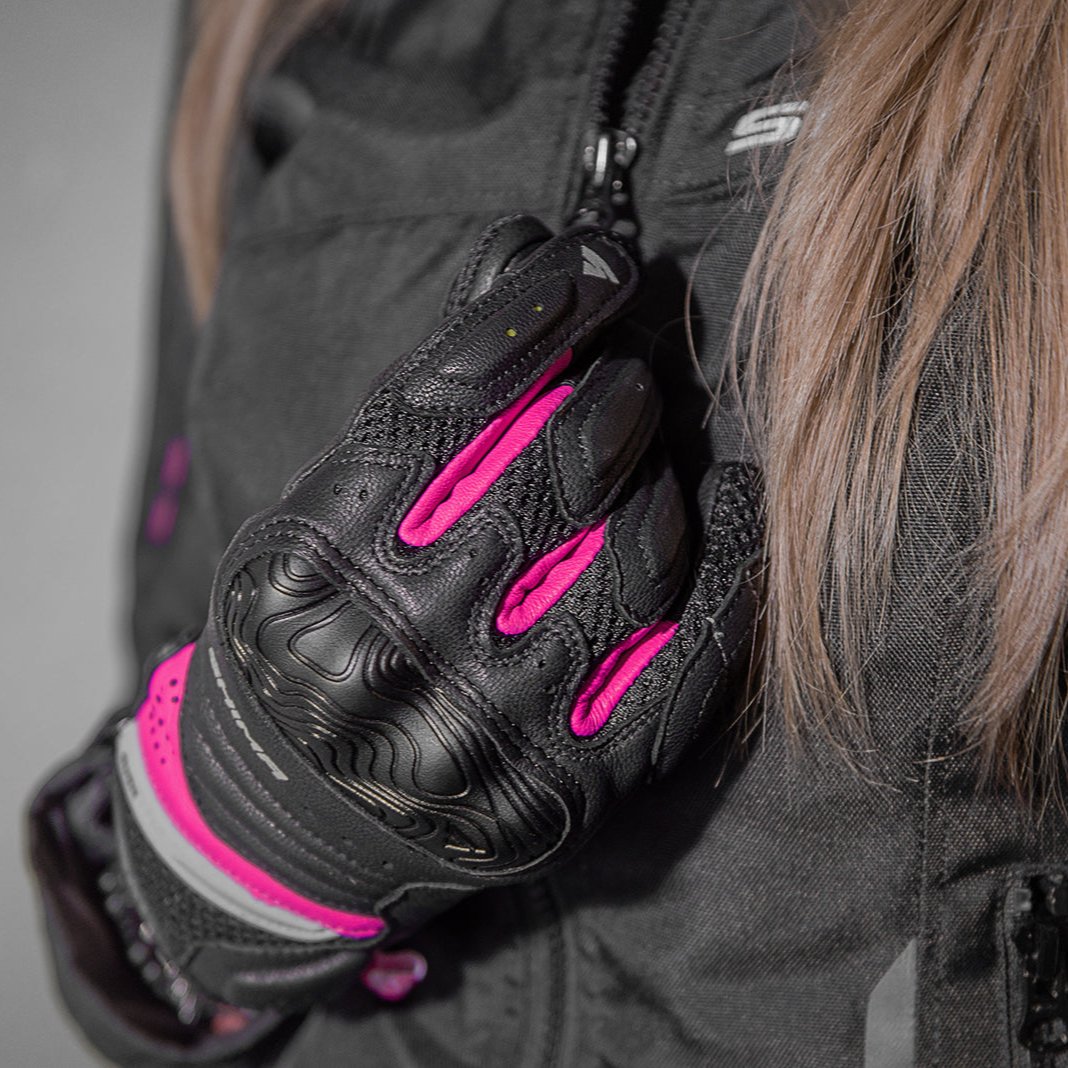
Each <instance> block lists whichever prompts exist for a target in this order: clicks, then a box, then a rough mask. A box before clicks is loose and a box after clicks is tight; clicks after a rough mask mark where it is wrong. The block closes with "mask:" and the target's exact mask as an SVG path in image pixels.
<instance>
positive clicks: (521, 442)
mask: <svg viewBox="0 0 1068 1068" xmlns="http://www.w3.org/2000/svg"><path fill="white" fill-rule="evenodd" d="M570 362H571V350H570V349H568V350H567V352H565V353H564V354H563V355H562V356H561V357H560V358H559V359H558V360H557V361H556V362H555V363H554V364H553V365H552V366H551V367H550V368H549V369H548V370H547V371H546V372H545V373H544V374H543V375H541V377H540V378H538V380H537V381H536V382H535V383H534V384H533V385H532V386H531V387H530V388H529V389H528V390H527V391H526V392H525V393H524V394H523V395H522V396H521V397H520V398H519V399H518V400H516V401H514V402H513V403H512V404H510V405H508V407H507V408H505V409H504V411H503V412H501V413H500V414H499V415H496V416H494V418H493V419H491V420H490V422H489V423H487V424H486V426H485V427H484V428H483V429H482V430H481V431H479V433H478V434H477V435H476V437H475V438H473V439H472V440H471V441H470V442H469V443H468V444H467V445H465V446H464V448H463V449H461V450H460V452H458V453H457V454H456V455H455V456H454V457H453V458H452V459H451V460H450V461H449V462H448V463H447V464H446V465H445V466H444V467H443V468H442V469H441V471H440V472H439V473H438V474H437V475H436V476H435V477H434V479H433V480H432V481H431V483H430V485H429V486H427V488H426V489H425V490H423V492H422V493H421V494H420V495H419V498H418V500H416V502H415V504H413V505H412V507H411V510H410V511H409V512H408V514H407V515H406V516H405V517H404V519H403V520H402V521H401V525H400V527H399V528H398V530H397V534H398V535H399V537H400V539H401V541H403V542H404V543H405V544H406V545H420V546H422V545H429V544H430V543H431V542H433V541H436V540H437V539H438V538H440V537H441V535H442V534H444V533H445V531H446V530H448V529H449V527H451V526H452V525H453V524H454V523H455V522H456V521H457V520H458V519H459V518H460V517H461V516H463V515H464V514H465V513H466V512H468V511H470V510H471V509H472V508H473V507H474V506H475V505H476V504H477V503H478V502H479V501H480V500H481V499H482V498H483V497H484V496H485V495H486V493H487V492H488V490H489V488H490V487H491V486H492V485H493V483H494V482H496V481H497V479H498V478H500V477H501V475H502V474H503V473H504V469H505V468H506V467H507V466H508V465H509V464H510V463H511V462H512V461H513V460H514V459H515V458H516V457H517V456H518V455H519V454H520V453H521V452H522V451H523V450H524V449H525V448H526V447H527V446H528V445H529V444H530V443H531V442H532V441H533V440H534V439H535V438H536V437H537V436H538V431H539V430H541V428H542V427H543V426H545V424H546V423H547V422H548V421H549V417H550V416H551V415H552V414H553V412H555V411H556V409H557V408H559V407H560V405H561V404H563V403H564V401H565V400H566V399H567V397H568V396H569V395H570V394H571V392H572V389H571V386H557V387H556V388H555V389H552V390H550V391H549V392H548V393H546V394H545V395H544V396H541V397H538V393H539V392H540V391H541V389H542V388H543V387H544V386H545V385H546V384H547V383H548V382H550V381H551V380H552V379H553V378H555V377H556V376H557V375H558V374H560V372H561V371H563V370H564V368H565V367H567V365H568V364H569V363H570ZM535 397H536V398H537V399H536V400H535V399H534V398H535ZM531 402H533V403H531ZM528 405H529V406H528Z"/></svg>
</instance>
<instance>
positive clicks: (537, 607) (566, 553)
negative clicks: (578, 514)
mask: <svg viewBox="0 0 1068 1068" xmlns="http://www.w3.org/2000/svg"><path fill="white" fill-rule="evenodd" d="M602 545H604V522H603V521H602V522H600V523H598V524H597V525H596V526H594V527H586V528H585V529H584V530H580V531H579V532H578V533H577V534H576V535H575V536H574V537H573V538H569V539H568V540H567V541H565V542H564V543H563V545H558V546H557V547H556V548H555V549H553V550H552V552H549V553H546V554H545V555H544V556H543V557H542V558H541V559H540V560H536V561H535V562H534V564H533V565H532V566H531V567H530V568H528V569H527V570H526V571H525V572H524V573H523V574H522V575H520V577H519V578H518V579H517V580H516V581H515V583H514V584H513V585H512V587H511V589H509V590H508V592H507V593H506V594H505V595H504V600H503V601H501V607H500V609H499V611H498V612H497V629H498V630H499V631H500V632H501V633H502V634H522V633H523V632H524V631H525V630H529V629H530V628H531V627H532V626H534V624H535V623H537V622H538V620H539V619H541V617H542V616H543V615H545V613H546V612H548V611H549V609H550V608H552V606H553V605H554V604H556V602H557V601H559V600H560V598H561V597H563V595H564V594H565V593H567V591H568V590H569V589H571V587H572V586H574V585H575V583H576V582H578V580H579V576H580V575H581V574H582V573H583V571H585V570H586V568H588V567H589V566H590V564H592V563H593V559H594V557H595V556H596V555H597V554H598V553H599V552H600V551H601V546H602Z"/></svg>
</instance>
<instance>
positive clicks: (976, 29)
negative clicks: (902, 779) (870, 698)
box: [170, 0, 1068, 798]
mask: <svg viewBox="0 0 1068 1068" xmlns="http://www.w3.org/2000/svg"><path fill="white" fill-rule="evenodd" d="M336 2H337V0H209V2H206V3H205V2H201V3H200V4H199V5H198V16H197V18H198V23H197V27H196V37H195V44H194V47H193V49H192V53H191V55H190V58H189V61H188V64H187V68H186V73H185V79H184V84H183V88H182V92H181V97H180V101H179V106H178V109H177V116H176V120H175V123H174V128H173V139H172V151H171V168H170V177H171V193H172V205H173V212H174V219H175V228H176V232H177V234H178V238H179V241H180V245H181V249H182V253H183V256H184V260H185V264H186V271H187V277H188V280H189V290H190V295H191V299H192V302H193V306H194V309H195V311H196V313H197V314H198V315H200V316H203V315H204V314H205V312H206V310H207V308H208V306H209V304H210V301H211V294H212V290H213V287H214V283H215V277H216V274H217V271H218V263H219V249H220V247H221V242H222V239H223V234H224V230H225V200H226V193H227V186H226V175H227V158H228V151H229V146H230V142H231V141H232V139H233V135H234V131H235V128H236V126H237V123H238V121H239V116H240V101H241V95H242V86H243V85H244V84H245V81H246V79H247V78H248V77H249V75H250V72H252V71H253V69H254V67H255V66H256V65H257V64H260V63H264V62H269V61H270V60H271V59H272V58H274V57H276V56H277V55H278V54H279V52H280V50H281V49H283V48H284V47H285V46H286V44H287V43H288V42H290V41H292V40H293V38H294V37H295V36H296V35H297V34H298V33H299V32H301V31H302V30H303V29H304V28H305V27H306V26H307V25H308V24H309V23H310V22H311V21H313V20H314V19H316V18H319V17H321V16H323V15H324V14H325V13H326V12H328V11H329V9H330V8H331V7H333V6H334V4H335V3H336ZM1066 5H1068V0H1028V3H1027V4H1026V10H1021V9H1022V8H1023V7H1024V5H1021V4H1020V3H1019V2H1018V0H856V2H855V3H852V4H850V5H848V10H846V11H845V12H844V13H842V14H840V15H838V16H837V17H836V22H835V24H834V26H833V28H832V29H831V32H830V33H829V34H828V35H827V36H826V39H825V42H824V47H823V49H822V53H821V56H820V58H819V69H820V71H821V72H822V74H821V78H820V81H819V84H818V86H817V88H816V91H815V93H814V95H813V97H812V100H811V104H810V107H809V111H808V119H807V120H806V126H805V129H804V130H803V131H802V134H801V136H800V138H799V140H798V142H797V143H796V145H795V147H794V148H793V150H792V153H791V155H790V158H789V160H788V162H787V165H786V171H785V174H784V176H783V178H782V181H781V183H780V186H779V191H778V195H777V198H776V201H775V204H774V206H773V210H772V212H771V215H770V218H769V221H768V225H767V227H766V229H765V232H764V235H763V238H762V240H761V244H760V247H759V249H758V252H757V255H756V257H755V258H754V261H753V267H752V268H751V272H750V276H749V278H748V280H747V284H746V287H745V292H744V294H743V300H742V305H741V312H740V314H739V318H738V322H739V323H745V324H746V333H745V334H744V335H741V334H740V335H739V342H740V347H741V348H742V349H745V350H748V351H747V356H748V365H747V369H746V377H747V386H748V389H749V392H750V400H751V408H752V411H753V412H754V414H755V416H756V425H757V432H758V434H759V437H760V446H761V451H762V456H763V464H764V469H765V479H766V488H767V515H768V542H767V551H768V560H769V567H768V571H767V578H766V581H767V585H766V618H765V633H766V641H765V648H764V656H763V662H764V665H765V667H764V671H765V676H766V681H767V683H768V692H769V694H770V695H771V697H772V702H771V706H770V707H772V708H774V709H776V710H778V712H780V713H781V714H782V715H784V716H785V717H786V720H787V722H788V724H789V725H790V726H791V728H792V729H793V730H794V732H795V733H797V734H801V733H802V732H804V731H805V730H808V729H810V728H811V727H813V726H815V728H816V729H818V730H821V731H824V732H826V734H828V735H829V736H830V737H831V738H833V739H837V740H839V741H840V742H841V744H842V745H843V747H845V748H847V749H848V747H849V746H851V745H854V744H855V743H856V742H857V740H858V734H857V729H856V726H855V725H856V724H857V723H858V722H860V723H863V711H864V703H865V702H864V690H863V685H862V673H863V672H862V668H863V663H864V658H865V653H866V650H869V649H870V648H871V647H872V643H873V642H874V641H876V640H877V631H878V627H879V619H880V615H881V609H882V607H883V606H885V605H886V603H887V599H888V598H889V596H890V594H891V567H890V565H891V561H892V557H893V553H894V549H895V539H896V531H897V524H898V508H899V503H900V500H901V490H902V480H903V472H904V466H905V454H906V449H907V446H908V442H909V436H910V430H911V428H912V423H913V416H914V411H915V408H916V403H917V394H918V389H919V384H920V376H921V373H922V370H923V367H924V365H925V362H926V360H927V356H928V352H929V350H930V348H931V345H932V342H933V340H934V339H935V336H936V334H937V332H938V330H939V328H940V326H941V325H942V324H943V323H944V321H945V319H946V316H947V314H948V312H949V311H950V309H951V307H952V306H953V304H954V302H955V301H956V300H957V299H958V298H959V296H960V294H961V293H962V292H963V291H964V289H965V288H966V287H967V288H968V291H969V292H970V293H971V294H972V295H973V298H974V302H973V304H972V305H971V308H972V311H971V314H972V315H973V316H974V317H976V319H977V326H978V328H979V333H980V334H981V336H982V337H983V343H982V344H981V345H975V346H972V347H971V349H970V351H968V352H967V353H965V354H964V355H965V357H966V359H967V360H968V361H970V366H968V367H967V368H966V370H965V374H966V376H967V378H968V380H969V381H971V382H973V383H979V384H982V385H981V387H976V388H974V389H973V388H969V389H967V390H965V389H963V388H962V393H961V403H962V405H963V406H965V407H966V408H967V410H966V411H963V412H962V413H961V418H960V426H961V428H962V434H963V435H964V437H963V439H962V441H961V448H962V449H973V450H982V451H983V455H984V457H985V460H984V463H985V465H986V468H987V470H988V472H989V489H988V494H989V504H988V507H987V509H986V517H985V530H983V531H982V532H981V537H980V539H979V541H978V542H977V546H976V547H977V550H978V556H977V562H976V563H975V566H974V571H975V582H976V584H977V589H979V590H981V591H988V593H989V598H988V600H989V604H990V606H991V608H990V612H991V620H992V628H991V631H992V636H991V637H989V640H988V642H987V644H986V645H984V646H983V647H982V648H980V649H978V650H977V653H976V656H977V664H978V665H979V668H980V670H979V674H980V675H981V678H980V680H979V682H978V685H977V687H976V688H975V692H974V695H973V698H972V700H971V703H970V705H969V706H968V708H967V709H966V710H965V712H964V721H963V724H962V725H963V727H964V729H965V730H966V731H967V732H969V733H970V735H971V737H972V738H973V740H974V742H975V744H976V745H977V746H978V748H979V750H980V752H981V755H982V762H983V765H984V767H985V769H986V770H987V772H989V773H990V774H991V775H995V776H997V777H999V778H1000V779H1002V780H1004V781H1007V782H1008V783H1010V784H1011V785H1012V786H1014V787H1015V788H1016V789H1017V790H1018V791H1019V793H1020V794H1021V795H1022V796H1024V797H1027V798H1034V797H1035V796H1039V795H1043V794H1044V793H1045V792H1046V791H1047V789H1048V788H1049V787H1050V786H1051V785H1052V784H1053V783H1055V782H1056V781H1057V779H1058V778H1059V775H1060V773H1061V770H1062V768H1063V766H1064V756H1065V754H1064V749H1063V743H1062V726H1063V713H1064V692H1063V683H1062V679H1063V667H1064V665H1063V661H1064V651H1065V650H1064V630H1065V618H1064V616H1065V608H1066V605H1068V477H1065V475H1066V471H1065V459H1066V457H1068V351H1066V345H1068V343H1066V342H1065V340H1064V339H1065V338H1066V337H1068V228H1066V225H1065V220H1066V219H1068V186H1066V183H1068V19H1066V17H1065V15H1066ZM829 191H833V195H830V193H829ZM891 330H893V331H894V345H893V359H892V360H891V361H890V362H889V363H888V361H887V354H888V347H889V342H890V335H891ZM828 580H829V581H828ZM827 590H830V594H829V597H830V602H828V594H827V592H826V591H827ZM828 611H833V612H834V614H835V616H836V618H837V619H839V620H840V621H841V632H840V640H841V654H840V656H839V658H838V659H837V661H836V660H835V659H834V658H833V657H832V654H831V652H830V649H829V647H828V641H827V635H826V627H825V618H826V614H827V612H828Z"/></svg>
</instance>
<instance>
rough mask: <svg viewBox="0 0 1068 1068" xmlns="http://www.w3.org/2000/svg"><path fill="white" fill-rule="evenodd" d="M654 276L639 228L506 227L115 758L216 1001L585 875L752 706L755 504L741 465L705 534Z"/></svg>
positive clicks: (264, 541)
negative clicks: (635, 336) (507, 265)
mask: <svg viewBox="0 0 1068 1068" xmlns="http://www.w3.org/2000/svg"><path fill="white" fill-rule="evenodd" d="M521 245H525V246H526V247H525V248H523V250H522V252H521V253H520V255H519V262H518V265H513V267H512V269H508V270H504V271H501V270H500V267H501V264H502V263H503V259H504V258H503V257H502V256H501V249H502V248H507V249H509V250H510V251H515V249H516V248H517V247H518V246H521ZM513 258H514V257H513ZM636 285H637V268H636V266H635V264H634V262H633V260H632V258H631V256H630V254H629V253H628V251H627V249H626V248H625V246H624V245H623V244H622V243H621V242H619V241H618V240H616V239H615V238H614V237H613V236H611V235H608V234H605V233H602V232H597V231H590V230H581V231H572V232H569V233H566V234H564V235H562V236H559V237H553V238H548V235H547V234H545V233H544V232H542V231H541V230H540V228H539V227H537V225H536V224H534V223H532V221H531V220H529V219H518V220H517V219H513V220H506V221H505V222H503V223H501V224H498V225H497V226H496V227H494V228H492V229H491V230H490V231H489V232H488V233H487V235H486V236H485V237H484V238H483V240H482V241H481V242H480V244H479V245H478V246H476V250H475V254H474V256H473V259H472V261H471V263H470V264H469V266H468V268H467V269H466V270H465V272H464V274H463V275H462V276H461V279H460V280H459V283H458V287H457V290H456V291H455V292H454V295H453V298H452V301H451V304H452V307H453V309H454V311H453V313H452V314H451V315H450V316H449V318H448V319H447V320H446V321H445V323H444V324H443V325H442V326H441V327H440V328H439V329H438V330H437V331H436V332H435V333H434V334H433V335H432V336H431V337H429V338H428V339H427V340H426V341H425V342H424V343H423V344H422V345H420V346H419V347H418V348H417V349H416V350H415V351H414V352H412V353H411V354H410V355H408V356H406V357H405V358H403V359H402V360H400V361H399V362H398V363H396V364H395V365H394V366H393V367H392V368H391V369H390V370H389V372H388V373H387V374H386V375H385V376H384V377H383V378H382V379H380V381H379V382H378V383H377V385H376V388H374V390H373V391H372V392H371V394H370V396H369V397H368V399H367V400H366V401H365V402H364V403H363V404H362V405H361V406H360V408H359V409H358V410H357V412H356V413H355V415H354V416H353V418H352V420H351V422H350V423H349V425H348V427H347V429H346V430H345V432H344V434H343V435H342V437H341V438H340V439H339V440H338V441H337V442H336V444H334V445H333V446H332V447H331V448H329V449H328V450H327V451H326V452H325V453H324V454H323V455H322V456H320V457H319V458H318V459H317V460H315V462H313V463H312V464H311V465H309V466H308V467H307V468H305V470H303V471H302V472H301V473H300V474H299V475H298V476H297V477H296V478H295V479H294V480H293V481H292V482H291V483H290V485H289V486H288V487H287V489H286V491H285V493H284V495H283V497H282V499H281V500H280V501H279V502H278V504H276V505H274V506H273V507H271V508H269V509H268V510H266V511H265V512H262V513H261V514H259V515H257V516H255V517H254V518H253V519H251V520H249V521H248V522H247V523H246V524H245V525H244V526H243V527H242V528H241V530H240V531H239V532H238V534H237V535H236V536H235V538H234V539H233V541H232V543H231V545H230V547H229V549H228V550H227V552H226V554H225V556H224V558H223V560H222V561H221V563H220V565H219V568H218V571H217V574H216V580H215V585H214V589H213V595H212V604H211V611H210V618H209V620H208V622H207V624H206V626H205V629H204V631H203V632H202V633H201V634H200V635H199V637H197V639H196V640H195V642H190V643H189V644H186V645H184V646H181V647H179V648H176V649H174V650H172V651H171V652H170V654H169V655H167V656H166V657H165V658H164V659H163V660H162V661H161V662H160V664H159V665H158V667H157V668H156V669H155V671H154V672H153V674H152V676H151V679H150V682H149V684H148V687H147V694H146V696H145V699H144V701H143V703H142V704H141V706H140V708H139V709H138V710H137V712H136V715H135V716H133V717H132V718H131V719H130V720H128V721H127V722H126V723H125V724H124V725H122V727H121V728H120V730H119V731H118V735H117V741H116V758H117V771H118V775H117V777H116V778H117V781H118V783H119V787H118V788H117V790H116V798H115V804H116V817H117V830H118V842H119V853H120V861H121V864H120V866H121V868H122V870H123V872H124V873H125V877H126V879H127V881H128V883H129V889H130V892H131V894H132V897H133V899H134V900H135V901H136V903H137V906H138V908H139V910H140V911H141V913H142V914H143V916H144V917H145V920H146V922H147V923H148V924H149V925H150V926H151V928H152V930H153V931H154V932H155V936H156V938H157V939H158V940H159V942H160V944H161V945H162V946H163V947H164V948H165V949H166V951H167V953H168V956H169V958H170V959H172V960H174V961H175V962H176V963H177V964H178V966H179V967H180V968H181V969H182V973H183V975H184V976H185V977H188V978H189V979H190V980H191V981H192V982H193V983H194V984H195V986H196V987H198V988H200V989H202V990H203V991H205V992H207V993H208V994H210V995H212V996H214V997H217V998H221V999H223V1000H224V1001H226V1002H229V1003H233V1004H235V1005H243V1006H249V1007H253V1008H255V1007H265V1006H287V1005H293V1004H297V1003H299V1002H300V1001H302V1000H307V999H310V998H311V997H314V996H315V995H317V994H318V993H320V992H322V991H323V990H324V989H325V988H327V987H329V986H330V985H331V984H333V983H335V982H336V981H338V980H339V979H340V978H342V977H344V976H346V975H348V974H350V973H352V972H353V971H355V970H357V969H358V968H359V967H360V966H361V964H362V962H363V961H364V960H365V958H366V954H367V950H368V949H369V948H370V947H373V946H376V945H380V944H382V943H383V942H389V941H391V940H393V939H395V938H397V937H398V936H401V935H403V934H404V933H405V932H407V931H410V930H412V929H413V928H414V927H416V926H417V925H418V924H420V923H421V922H423V921H424V920H425V919H426V918H428V917H430V916H432V915H434V914H435V913H437V912H440V911H441V910H443V909H445V908H447V907H448V906H449V905H450V904H452V903H453V902H454V901H456V900H457V899H458V898H459V897H461V896H463V895H466V894H469V893H471V892H473V891H476V890H478V889H479V888H482V887H487V886H492V885H499V884H501V883H505V882H508V881H514V880H517V879H528V878H532V877H534V876H537V875H540V874H542V873H544V872H546V871H547V870H548V869H549V868H550V866H551V865H554V864H557V863H560V862H561V861H563V860H564V859H565V858H567V857H568V856H569V855H570V854H571V853H573V852H574V850H575V849H576V848H578V847H579V845H580V844H581V843H582V841H583V840H584V839H585V838H586V837H587V836H588V835H589V833H590V832H591V831H592V829H593V828H594V827H595V826H596V824H597V823H598V822H599V821H600V820H601V819H602V818H603V817H604V816H605V815H606V813H608V812H609V811H610V810H611V808H612V807H613V805H614V804H615V803H616V802H617V801H618V799H619V798H621V797H622V796H623V795H625V794H627V793H628V792H630V791H632V790H633V789H634V788H635V787H637V786H638V785H639V784H640V783H642V782H643V781H644V780H646V779H648V778H650V777H651V776H654V775H658V774H660V773H662V772H663V771H665V770H667V769H668V768H670V767H671V766H673V765H674V764H675V763H676V762H677V761H678V760H679V758H680V757H681V756H682V755H684V754H685V752H686V751H687V749H688V748H690V747H691V743H692V741H693V740H694V738H695V737H696V736H697V734H698V732H699V731H700V729H701V728H702V726H703V725H704V724H705V723H706V722H707V721H709V720H710V719H712V718H714V716H715V714H716V712H717V711H718V710H719V709H721V708H723V707H724V706H725V705H726V704H727V702H728V701H729V699H730V696H731V688H732V685H733V683H734V681H735V680H736V677H737V674H738V672H737V671H736V670H735V669H736V668H737V667H739V666H740V665H741V664H742V663H743V662H744V661H746V660H747V658H748V657H747V654H748V636H749V634H750V629H751V625H752V621H753V616H754V600H753V595H752V593H751V591H750V589H749V586H748V582H747V574H748V568H749V567H750V566H751V562H752V559H753V557H754V554H755V553H756V551H757V548H758V543H759V530H758V519H757V511H758V508H757V500H756V489H755V487H754V484H753V481H752V478H751V475H750V472H749V471H748V469H746V468H745V467H743V466H741V465H728V466H723V467H721V468H718V469H716V470H715V471H713V472H710V473H709V476H708V478H707V479H706V484H705V491H706V492H705V493H704V494H703V496H704V498H705V501H706V504H705V507H704V508H703V509H702V510H703V512H704V515H703V516H702V517H701V521H700V523H695V522H694V521H693V520H692V519H691V518H689V517H688V515H687V511H686V508H685V507H684V504H683V501H682V498H681V495H680V492H679V489H678V486H677V483H676V481H675V478H674V476H673V474H672V472H671V469H670V467H669V466H668V463H667V461H666V457H665V455H664V453H663V451H662V448H661V446H660V443H659V440H658V437H657V428H658V424H659V421H660V419H661V417H662V413H661V410H660V403H659V400H658V397H657V393H656V390H655V388H654V384H653V380H652V377H651V375H650V372H649V370H648V368H647V367H646V365H645V363H644V362H643V360H641V359H639V358H637V357H636V356H634V355H632V354H629V353H627V352H626V350H625V349H621V348H619V347H617V346H616V345H615V344H613V342H612V340H611V334H610V332H609V331H608V330H607V329H606V327H607V326H608V324H609V323H610V322H611V321H612V320H613V319H615V318H617V317H618V316H619V315H620V314H621V313H622V312H623V311H624V310H625V309H626V307H627V306H628V304H629V302H630V301H631V299H632V297H633V295H634V292H635V289H636ZM693 558H696V559H697V560H698V565H697V566H696V567H694V566H693V565H692V564H691V559H693Z"/></svg>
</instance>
